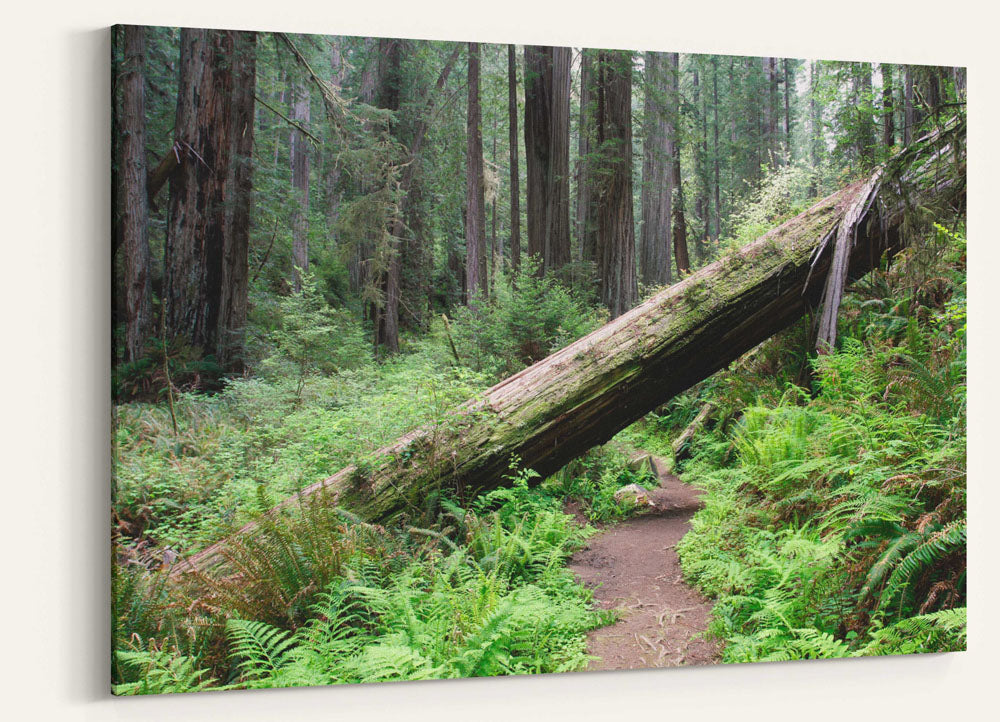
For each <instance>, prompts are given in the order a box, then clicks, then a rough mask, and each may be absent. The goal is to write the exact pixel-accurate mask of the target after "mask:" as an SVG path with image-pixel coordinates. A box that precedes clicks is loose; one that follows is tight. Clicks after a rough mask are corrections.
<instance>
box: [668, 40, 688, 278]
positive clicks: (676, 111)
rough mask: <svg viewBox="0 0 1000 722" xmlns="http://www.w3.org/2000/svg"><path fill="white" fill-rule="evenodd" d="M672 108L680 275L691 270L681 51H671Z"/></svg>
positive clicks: (673, 226)
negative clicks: (683, 156) (684, 175)
mask: <svg viewBox="0 0 1000 722" xmlns="http://www.w3.org/2000/svg"><path fill="white" fill-rule="evenodd" d="M670 67H671V71H672V74H671V78H670V110H671V116H672V118H673V122H672V127H671V137H672V140H671V148H670V152H671V155H672V157H673V173H672V174H671V175H672V176H673V177H672V179H671V186H672V189H673V193H674V197H673V202H672V203H671V235H672V236H673V241H674V262H675V263H676V264H677V273H678V275H683V274H685V273H688V272H689V271H690V270H691V261H690V258H689V257H688V246H687V223H686V221H685V220H684V184H683V181H682V179H681V139H680V121H681V114H680V110H681V105H680V53H670Z"/></svg>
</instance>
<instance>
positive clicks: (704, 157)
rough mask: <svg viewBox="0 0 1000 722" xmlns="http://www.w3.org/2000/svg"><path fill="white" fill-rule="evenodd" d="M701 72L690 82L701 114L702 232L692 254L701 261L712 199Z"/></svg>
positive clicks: (705, 93) (708, 233)
mask: <svg viewBox="0 0 1000 722" xmlns="http://www.w3.org/2000/svg"><path fill="white" fill-rule="evenodd" d="M700 80H701V74H700V73H699V72H698V70H697V68H696V69H695V71H694V75H693V77H692V82H693V84H694V105H695V107H696V108H697V109H698V114H699V115H700V116H701V142H700V143H699V144H698V150H697V153H696V156H695V157H696V159H697V164H696V167H697V172H698V201H697V211H696V213H697V215H698V219H699V220H700V221H701V224H702V232H701V233H700V234H698V235H697V236H695V241H694V254H695V257H696V258H697V259H698V262H699V263H701V262H703V261H704V260H705V257H706V255H707V253H708V240H709V239H710V238H711V237H712V199H711V196H709V186H710V185H711V181H710V180H709V177H708V176H709V171H708V99H707V96H708V88H707V87H706V88H704V89H702V87H701V86H702V83H701V82H700Z"/></svg>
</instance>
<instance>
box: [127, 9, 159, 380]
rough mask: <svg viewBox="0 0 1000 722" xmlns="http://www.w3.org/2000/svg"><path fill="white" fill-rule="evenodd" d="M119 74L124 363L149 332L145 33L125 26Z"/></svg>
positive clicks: (139, 351)
mask: <svg viewBox="0 0 1000 722" xmlns="http://www.w3.org/2000/svg"><path fill="white" fill-rule="evenodd" d="M123 32H124V36H125V47H124V50H125V54H124V55H125V57H124V62H123V65H122V68H121V74H122V79H121V83H122V117H121V125H120V128H121V139H120V143H121V149H120V153H121V156H120V158H121V161H120V163H121V167H120V169H119V173H120V176H119V177H120V178H121V184H122V189H121V191H120V196H121V198H122V206H121V208H122V215H121V219H120V221H119V222H120V224H121V243H122V247H123V248H124V259H123V260H124V263H123V266H124V274H123V275H124V283H125V348H124V351H125V354H124V356H125V361H136V360H137V359H139V358H141V357H142V355H143V349H144V346H145V343H146V338H147V336H148V334H149V331H150V329H151V328H152V301H151V297H150V279H149V265H150V254H149V235H148V233H149V230H148V223H149V210H148V206H147V200H146V89H145V83H146V81H145V77H144V67H145V64H146V29H145V28H144V27H142V26H139V25H126V26H125V27H124V28H123Z"/></svg>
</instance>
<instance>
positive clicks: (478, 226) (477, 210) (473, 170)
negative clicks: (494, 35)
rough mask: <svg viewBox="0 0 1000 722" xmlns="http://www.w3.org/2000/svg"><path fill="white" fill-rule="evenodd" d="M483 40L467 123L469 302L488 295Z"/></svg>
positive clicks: (475, 56)
mask: <svg viewBox="0 0 1000 722" xmlns="http://www.w3.org/2000/svg"><path fill="white" fill-rule="evenodd" d="M479 56H480V52H479V43H469V78H468V84H467V85H468V104H467V112H466V126H465V137H466V144H465V288H466V293H467V294H468V295H467V297H466V299H465V302H466V303H469V302H470V301H471V300H472V298H473V297H474V296H475V295H476V294H477V293H478V294H479V295H480V296H481V297H483V298H485V297H486V295H487V285H486V284H487V276H486V205H485V203H484V201H483V129H482V114H481V112H480V109H479Z"/></svg>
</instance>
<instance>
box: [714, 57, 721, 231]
mask: <svg viewBox="0 0 1000 722" xmlns="http://www.w3.org/2000/svg"><path fill="white" fill-rule="evenodd" d="M712 138H713V149H712V155H713V157H714V162H713V166H714V167H713V171H714V173H713V175H714V178H713V183H712V185H713V186H714V190H715V240H719V237H720V236H721V235H722V196H721V193H720V190H719V185H720V184H719V59H718V57H716V56H714V55H713V56H712Z"/></svg>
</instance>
